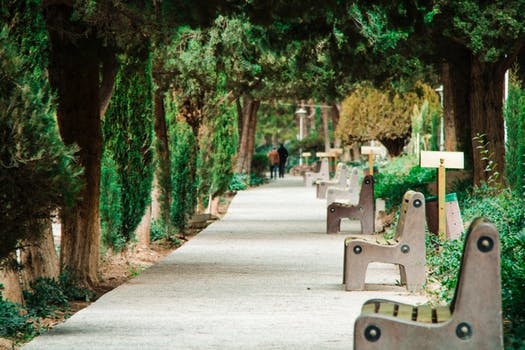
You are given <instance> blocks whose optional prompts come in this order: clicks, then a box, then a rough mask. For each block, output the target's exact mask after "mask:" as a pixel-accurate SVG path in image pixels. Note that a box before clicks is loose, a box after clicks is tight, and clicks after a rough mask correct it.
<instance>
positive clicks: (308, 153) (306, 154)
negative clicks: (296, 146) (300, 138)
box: [302, 152, 312, 157]
mask: <svg viewBox="0 0 525 350" xmlns="http://www.w3.org/2000/svg"><path fill="white" fill-rule="evenodd" d="M311 155H312V152H303V153H302V156H303V157H310V156H311Z"/></svg>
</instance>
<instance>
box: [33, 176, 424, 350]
mask: <svg viewBox="0 0 525 350" xmlns="http://www.w3.org/2000/svg"><path fill="white" fill-rule="evenodd" d="M325 208H326V204H325V201H324V200H318V199H316V198H315V189H314V188H305V187H303V186H302V180H301V179H300V178H298V177H285V178H284V179H278V180H276V181H274V182H272V183H271V184H268V185H265V186H261V187H259V188H255V189H250V190H248V191H243V192H239V193H238V194H237V196H236V197H235V198H234V200H233V202H232V203H231V205H230V207H229V210H228V214H227V215H226V216H225V217H224V218H223V219H222V220H221V221H217V222H215V223H213V224H212V225H210V226H208V228H206V229H205V230H204V231H202V232H201V233H199V234H198V235H197V236H196V237H194V238H193V239H191V240H190V241H189V242H187V243H186V244H185V245H184V246H182V247H181V248H179V249H177V250H176V251H175V252H173V253H172V254H170V255H169V256H167V257H166V258H164V259H163V260H161V261H160V262H159V263H157V264H156V265H154V266H152V267H150V268H149V269H147V270H146V271H144V272H143V273H142V274H141V275H140V276H138V277H136V278H134V279H132V280H131V281H129V282H128V283H125V284H123V285H121V286H120V287H118V288H116V289H114V290H113V291H111V292H109V293H107V294H105V295H104V296H102V297H101V298H100V299H99V300H97V301H96V302H95V303H93V304H91V305H90V306H89V307H87V308H85V309H83V310H81V311H79V312H78V313H76V314H75V315H74V316H72V317H71V318H70V319H69V320H67V321H66V322H65V323H63V324H61V325H59V326H57V327H56V328H54V329H53V330H51V331H50V332H48V333H46V334H44V335H41V336H39V337H38V338H36V339H35V340H33V341H32V342H31V343H29V344H27V345H26V346H24V348H23V349H24V350H35V349H38V350H55V349H57V350H58V349H64V350H65V349H67V350H70V349H75V350H81V349H97V350H112V349H123V350H124V349H126V350H129V349H140V350H144V349H152V350H153V349H155V350H158V349H184V350H185V349H199V350H203V349H221V350H222V349H243V350H246V349H316V350H319V349H351V348H352V339H353V338H352V333H353V323H354V320H355V318H356V317H357V315H358V314H359V310H360V307H361V305H362V303H363V302H364V301H365V300H367V299H369V298H373V297H386V298H392V299H398V300H401V301H407V302H412V303H415V302H420V301H423V297H422V296H420V295H409V294H408V293H406V292H405V290H404V289H403V288H401V287H395V286H386V285H384V283H395V281H396V280H398V279H399V275H398V272H397V269H395V268H393V266H391V265H385V264H375V265H371V266H370V267H369V270H368V272H369V273H368V275H367V282H368V283H370V284H368V285H367V289H368V290H367V291H364V292H345V291H344V290H343V285H342V284H341V277H342V262H343V240H344V238H345V237H346V236H347V233H350V231H354V232H355V231H356V230H357V229H358V226H357V225H358V223H357V224H356V223H355V222H350V221H348V222H346V223H345V224H344V225H343V229H344V230H346V231H347V232H346V233H343V234H335V235H327V234H326V233H325V226H326V221H325V215H326V214H325V210H326V209H325Z"/></svg>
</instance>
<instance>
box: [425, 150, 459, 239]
mask: <svg viewBox="0 0 525 350" xmlns="http://www.w3.org/2000/svg"><path fill="white" fill-rule="evenodd" d="M420 165H421V167H422V168H437V169H438V178H437V191H438V237H439V239H440V240H445V239H446V237H447V232H446V231H447V221H446V220H447V216H446V212H445V196H446V184H447V181H446V178H445V176H446V172H445V169H463V168H464V156H463V152H436V151H422V152H421V157H420Z"/></svg>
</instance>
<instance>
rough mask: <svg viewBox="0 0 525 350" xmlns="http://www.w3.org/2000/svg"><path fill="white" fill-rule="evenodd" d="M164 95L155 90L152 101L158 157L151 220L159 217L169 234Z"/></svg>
mask: <svg viewBox="0 0 525 350" xmlns="http://www.w3.org/2000/svg"><path fill="white" fill-rule="evenodd" d="M164 93H165V91H164V90H163V89H160V88H159V89H156V90H155V100H154V109H155V110H154V116H155V124H154V131H155V136H156V138H157V142H156V149H157V157H158V160H159V162H158V167H157V170H156V171H155V175H154V181H153V193H154V194H155V193H157V197H156V199H152V206H153V213H152V217H153V218H158V217H157V216H160V218H161V219H162V222H163V224H164V225H165V229H166V232H167V233H168V234H170V232H169V231H170V227H171V224H170V207H171V170H170V169H171V167H170V164H171V160H170V152H169V135H168V127H167V125H166V110H165V108H164ZM156 201H158V203H160V205H159V210H160V212H159V215H157V214H155V211H156V207H155V202H156Z"/></svg>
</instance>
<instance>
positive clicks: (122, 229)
mask: <svg viewBox="0 0 525 350" xmlns="http://www.w3.org/2000/svg"><path fill="white" fill-rule="evenodd" d="M134 57H135V58H134V59H131V58H125V60H124V65H123V68H122V69H121V70H120V71H119V73H118V75H117V79H116V82H115V91H114V95H113V98H112V100H111V102H110V105H109V108H108V111H107V112H106V115H105V117H104V121H103V138H104V157H108V158H111V160H107V161H104V164H107V165H109V166H111V163H112V162H113V164H114V167H115V169H114V170H115V173H116V181H117V183H116V184H115V183H104V182H102V185H103V186H106V187H104V188H103V189H102V193H103V194H105V195H106V196H105V197H104V198H102V200H101V210H104V213H102V215H101V217H102V220H103V226H102V227H103V228H107V229H109V230H108V231H107V232H104V233H103V237H104V242H105V243H106V244H108V245H109V246H111V247H113V248H116V249H117V250H118V249H121V248H122V247H123V245H124V244H125V243H128V242H130V241H131V240H132V239H133V238H134V233H135V229H136V228H137V226H138V224H139V223H140V220H141V219H142V216H143V215H144V211H145V209H146V207H147V206H148V205H149V203H150V192H151V185H152V180H153V166H152V162H153V149H152V138H153V84H152V79H151V57H150V54H149V51H148V48H147V47H144V48H142V52H140V54H137V55H136V56H134ZM107 171H108V174H110V170H107ZM112 190H113V192H112ZM115 191H118V192H120V196H119V198H118V201H119V204H118V205H116V204H113V205H107V203H108V201H110V200H111V199H112V198H113V199H116V198H115V197H116V194H115V193H116V192H115ZM115 206H116V208H118V209H119V210H120V213H119V214H116V215H115V214H114V213H113V210H111V207H115ZM119 216H120V217H119ZM115 226H118V228H117V227H115Z"/></svg>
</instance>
